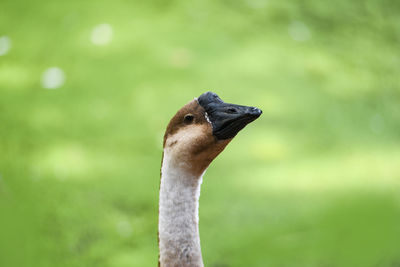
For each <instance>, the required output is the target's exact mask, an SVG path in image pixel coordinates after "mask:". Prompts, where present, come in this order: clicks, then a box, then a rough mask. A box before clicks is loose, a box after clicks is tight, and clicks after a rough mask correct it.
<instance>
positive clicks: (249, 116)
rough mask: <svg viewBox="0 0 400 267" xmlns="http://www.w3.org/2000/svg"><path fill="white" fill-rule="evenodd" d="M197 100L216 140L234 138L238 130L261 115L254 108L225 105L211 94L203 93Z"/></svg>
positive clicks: (216, 96) (259, 111) (215, 95)
mask: <svg viewBox="0 0 400 267" xmlns="http://www.w3.org/2000/svg"><path fill="white" fill-rule="evenodd" d="M197 100H198V102H199V104H200V105H201V106H202V107H203V108H204V109H205V111H206V112H207V116H208V118H209V120H210V122H211V124H212V128H213V135H214V136H215V137H216V138H217V139H218V140H224V139H230V138H233V137H235V135H236V134H237V133H238V132H239V131H240V130H242V129H243V128H244V127H245V126H246V125H247V124H249V123H250V122H252V121H254V120H255V119H257V118H258V117H260V115H261V113H262V111H261V110H260V109H258V108H255V107H247V106H240V105H235V104H229V103H225V102H224V101H222V99H221V98H219V96H218V95H217V94H215V93H213V92H207V93H204V94H202V95H201V96H200V97H199V98H198V99H197Z"/></svg>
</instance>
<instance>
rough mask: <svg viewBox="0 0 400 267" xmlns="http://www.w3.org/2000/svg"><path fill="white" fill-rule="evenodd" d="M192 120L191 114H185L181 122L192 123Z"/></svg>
mask: <svg viewBox="0 0 400 267" xmlns="http://www.w3.org/2000/svg"><path fill="white" fill-rule="evenodd" d="M193 120H194V116H193V115H192V114H186V115H185V117H183V122H184V123H186V124H190V123H192V122H193Z"/></svg>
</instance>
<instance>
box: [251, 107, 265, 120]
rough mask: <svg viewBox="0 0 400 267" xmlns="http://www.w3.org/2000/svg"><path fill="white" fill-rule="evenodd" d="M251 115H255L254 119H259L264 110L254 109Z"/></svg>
mask: <svg viewBox="0 0 400 267" xmlns="http://www.w3.org/2000/svg"><path fill="white" fill-rule="evenodd" d="M250 114H251V115H253V116H254V117H256V118H258V117H260V116H261V114H262V110H261V109H259V108H255V107H252V108H251V110H250Z"/></svg>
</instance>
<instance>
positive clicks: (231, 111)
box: [227, 108, 237, 113]
mask: <svg viewBox="0 0 400 267" xmlns="http://www.w3.org/2000/svg"><path fill="white" fill-rule="evenodd" d="M227 112H228V113H236V112H237V110H236V109H235V108H228V110H227Z"/></svg>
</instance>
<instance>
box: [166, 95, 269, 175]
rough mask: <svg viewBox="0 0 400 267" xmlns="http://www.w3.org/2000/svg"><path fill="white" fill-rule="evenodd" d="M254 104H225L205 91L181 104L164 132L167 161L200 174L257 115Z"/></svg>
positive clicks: (176, 166)
mask: <svg viewBox="0 0 400 267" xmlns="http://www.w3.org/2000/svg"><path fill="white" fill-rule="evenodd" d="M261 113H262V111H261V110H260V109H258V108H255V107H249V106H242V105H236V104H230V103H225V102H224V101H222V99H221V98H219V96H218V95H217V94H215V93H213V92H207V93H204V94H202V95H201V96H200V97H198V98H195V99H194V100H192V101H190V102H189V103H187V104H186V105H185V106H183V107H182V108H181V109H180V110H179V111H178V112H177V113H176V114H175V116H174V117H173V118H172V119H171V121H170V122H169V124H168V126H167V130H166V132H165V135H164V156H166V154H168V157H169V164H172V165H173V167H174V168H179V169H182V170H184V171H185V172H188V173H191V174H192V175H194V176H200V175H201V174H202V173H203V172H204V171H205V170H206V168H207V167H208V165H209V164H210V163H211V162H212V161H213V160H214V158H215V157H216V156H218V154H219V153H221V152H222V150H223V149H224V148H225V147H226V146H227V145H228V143H229V142H230V141H231V140H232V139H233V138H234V137H235V136H236V135H237V133H238V132H239V131H240V130H242V129H243V128H244V127H245V126H246V125H247V124H249V123H250V122H252V121H254V120H255V119H257V118H258V117H259V116H260V115H261Z"/></svg>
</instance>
